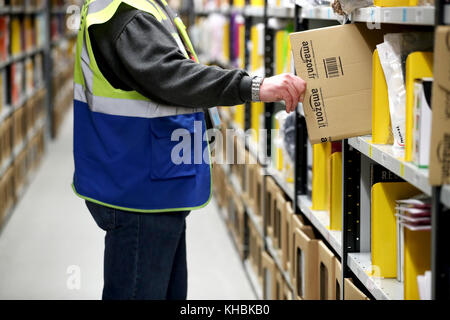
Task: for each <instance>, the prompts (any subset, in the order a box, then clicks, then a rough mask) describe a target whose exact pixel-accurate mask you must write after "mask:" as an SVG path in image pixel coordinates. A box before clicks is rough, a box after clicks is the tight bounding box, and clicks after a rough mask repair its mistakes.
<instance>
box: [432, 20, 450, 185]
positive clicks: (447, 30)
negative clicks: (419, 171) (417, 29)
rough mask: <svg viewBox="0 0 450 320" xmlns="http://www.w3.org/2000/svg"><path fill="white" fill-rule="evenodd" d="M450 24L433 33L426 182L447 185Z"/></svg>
mask: <svg viewBox="0 0 450 320" xmlns="http://www.w3.org/2000/svg"><path fill="white" fill-rule="evenodd" d="M449 38H450V26H439V27H437V28H436V32H435V41H434V43H435V46H434V59H435V61H436V63H435V64H434V70H433V71H434V72H433V75H434V81H433V92H432V98H431V101H432V107H431V110H433V114H432V124H433V127H432V129H431V149H430V170H429V181H430V184H431V185H440V184H450V117H449V110H450V107H449V103H450V99H449V94H450V78H449V76H448V75H449V74H450V61H449V59H448V57H449V56H450V47H449V45H448V39H449Z"/></svg>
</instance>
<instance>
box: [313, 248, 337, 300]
mask: <svg viewBox="0 0 450 320" xmlns="http://www.w3.org/2000/svg"><path fill="white" fill-rule="evenodd" d="M318 248H319V250H318V264H317V273H318V275H319V299H320V300H335V299H336V285H335V282H334V280H335V276H334V272H335V265H334V263H335V257H334V254H333V252H331V250H330V249H328V248H327V246H326V245H325V243H323V241H320V242H319V245H318Z"/></svg>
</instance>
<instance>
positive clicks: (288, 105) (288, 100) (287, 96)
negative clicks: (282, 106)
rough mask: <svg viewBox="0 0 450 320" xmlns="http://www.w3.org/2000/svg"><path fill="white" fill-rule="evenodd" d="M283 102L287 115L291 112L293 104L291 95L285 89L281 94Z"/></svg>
mask: <svg viewBox="0 0 450 320" xmlns="http://www.w3.org/2000/svg"><path fill="white" fill-rule="evenodd" d="M283 100H284V102H285V103H286V112H287V113H289V112H290V111H291V110H292V103H293V101H292V100H293V99H292V96H291V94H290V93H289V91H288V90H287V89H285V90H284V93H283Z"/></svg>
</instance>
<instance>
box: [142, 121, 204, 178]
mask: <svg viewBox="0 0 450 320" xmlns="http://www.w3.org/2000/svg"><path fill="white" fill-rule="evenodd" d="M194 122H195V115H194V114H186V115H177V116H168V117H160V118H154V119H151V121H150V129H151V130H150V131H151V156H150V157H151V165H150V176H151V179H152V180H166V179H173V178H181V177H189V176H194V175H195V174H196V165H195V164H194ZM172 138H173V139H174V140H175V141H172Z"/></svg>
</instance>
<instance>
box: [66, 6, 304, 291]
mask: <svg viewBox="0 0 450 320" xmlns="http://www.w3.org/2000/svg"><path fill="white" fill-rule="evenodd" d="M74 82H75V84H74V161H75V173H74V179H73V189H74V191H75V193H76V194H77V195H78V196H80V197H81V198H83V199H85V200H86V205H87V207H88V209H89V211H90V212H91V214H92V216H93V218H94V219H95V221H96V222H97V224H98V225H99V227H100V228H102V229H103V230H105V231H106V237H105V256H104V288H103V299H185V298H186V293H187V267H186V244H185V218H186V216H187V215H188V214H189V212H190V211H191V210H194V209H196V208H201V207H203V206H205V205H206V204H207V203H208V202H209V200H210V198H211V193H212V192H211V190H212V188H211V183H212V181H211V165H210V161H209V154H208V159H207V161H200V162H199V163H198V162H195V163H192V162H190V161H187V162H182V163H175V162H174V161H173V159H172V150H173V148H174V146H175V145H176V144H177V143H178V142H176V141H172V139H171V136H172V133H173V132H174V131H175V130H178V129H183V130H184V131H183V132H186V134H184V136H183V138H186V139H193V138H192V136H194V135H195V133H197V131H201V132H204V131H205V129H206V128H205V121H204V120H205V116H204V113H203V109H205V108H209V107H213V106H216V105H222V106H223V105H230V106H231V105H237V104H242V103H244V102H245V101H265V102H274V101H280V100H284V101H285V102H286V109H287V111H293V110H295V107H296V106H297V104H298V102H299V101H302V100H303V96H304V92H305V82H304V81H303V80H302V79H300V78H298V77H296V76H293V75H288V74H283V75H279V76H275V77H271V78H266V79H263V78H259V77H250V76H248V74H247V73H246V72H245V71H243V70H223V69H221V68H218V67H208V66H204V65H201V64H199V63H198V59H197V57H196V54H195V51H194V49H193V47H192V44H191V42H190V40H189V37H188V36H187V33H186V29H185V27H184V25H183V23H182V22H181V19H180V18H178V17H177V16H176V14H175V13H174V12H173V11H172V10H171V9H170V8H169V6H168V5H167V3H166V1H165V0H87V1H86V2H85V4H84V6H83V9H82V12H81V25H80V30H79V32H78V39H77V50H76V61H75V72H74ZM201 136H202V135H201ZM200 147H201V148H200ZM200 149H201V150H200ZM205 149H206V150H208V142H207V139H204V141H202V142H201V146H198V147H195V144H194V148H192V150H190V151H185V150H183V152H190V153H191V154H183V158H184V157H185V156H187V159H192V158H195V156H196V153H197V152H200V153H202V150H205Z"/></svg>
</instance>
